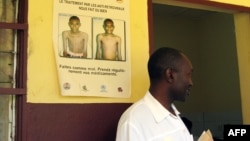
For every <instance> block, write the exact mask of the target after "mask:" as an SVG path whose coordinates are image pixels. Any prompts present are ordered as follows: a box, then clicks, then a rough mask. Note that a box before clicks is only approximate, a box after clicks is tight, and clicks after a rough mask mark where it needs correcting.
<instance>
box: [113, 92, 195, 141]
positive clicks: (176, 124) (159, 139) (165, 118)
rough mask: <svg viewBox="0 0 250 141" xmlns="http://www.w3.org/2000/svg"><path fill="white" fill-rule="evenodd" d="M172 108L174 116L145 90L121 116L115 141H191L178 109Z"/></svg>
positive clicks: (191, 138)
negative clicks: (142, 95) (143, 94)
mask: <svg viewBox="0 0 250 141" xmlns="http://www.w3.org/2000/svg"><path fill="white" fill-rule="evenodd" d="M172 108H173V109H174V112H175V114H176V116H175V115H173V114H171V113H170V112H169V111H168V110H167V109H165V108H164V107H163V106H162V105H161V104H160V103H159V102H158V101H157V100H156V99H155V98H154V97H153V96H152V95H151V94H150V92H147V93H146V95H145V96H144V98H142V99H141V100H139V101H138V102H136V103H134V104H133V105H132V106H131V107H130V108H128V109H127V110H126V111H125V112H124V113H123V115H122V116H121V118H120V121H119V124H118V129H117V134H116V141H193V137H192V135H191V134H190V133H189V131H188V129H187V128H186V126H185V124H184V123H183V121H182V120H181V118H180V116H179V114H180V113H179V111H178V110H177V109H176V108H175V106H174V105H173V104H172Z"/></svg>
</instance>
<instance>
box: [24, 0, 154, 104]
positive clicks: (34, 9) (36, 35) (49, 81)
mask: <svg viewBox="0 0 250 141" xmlns="http://www.w3.org/2000/svg"><path fill="white" fill-rule="evenodd" d="M138 5H140V10H138ZM52 9H53V1H51V0H43V1H29V18H28V20H29V39H28V102H30V103H110V102H133V101H136V100H137V99H139V98H140V97H141V96H142V95H144V93H145V92H146V90H147V88H148V83H149V82H148V77H147V69H146V63H147V59H148V56H149V39H148V24H147V23H148V22H147V20H148V19H147V18H148V15H147V1H146V0H137V1H130V9H131V11H130V13H131V25H130V27H131V47H130V48H131V60H132V61H131V62H132V66H131V68H132V77H131V79H132V94H131V98H128V99H112V98H98V97H65V96H64V97H63V96H61V95H60V91H59V83H58V76H57V71H56V63H55V56H54V52H53V45H52V20H53V18H52V15H53V13H52Z"/></svg>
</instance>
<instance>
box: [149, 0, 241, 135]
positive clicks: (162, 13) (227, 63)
mask: <svg viewBox="0 0 250 141" xmlns="http://www.w3.org/2000/svg"><path fill="white" fill-rule="evenodd" d="M152 8H153V31H154V32H153V33H154V47H155V48H158V47H164V46H168V47H173V48H177V49H180V50H182V51H183V52H184V53H185V54H187V56H188V57H189V58H190V60H191V61H192V63H193V67H194V73H193V82H194V86H193V88H192V91H191V95H190V96H189V97H188V98H187V100H186V102H185V103H179V102H176V103H175V104H176V106H177V108H178V109H179V110H180V112H181V113H182V116H185V117H187V118H188V119H190V120H191V121H192V122H193V128H192V132H193V134H194V136H199V135H200V134H201V133H202V131H203V130H207V129H210V130H211V132H212V134H213V136H214V137H215V138H218V139H221V138H223V126H224V125H225V124H242V113H241V97H240V84H239V71H238V60H237V50H236V36H235V25H234V16H233V14H232V13H229V12H221V11H216V10H204V9H199V8H195V9H194V8H189V7H186V6H184V7H183V6H176V5H167V4H157V3H153V6H152Z"/></svg>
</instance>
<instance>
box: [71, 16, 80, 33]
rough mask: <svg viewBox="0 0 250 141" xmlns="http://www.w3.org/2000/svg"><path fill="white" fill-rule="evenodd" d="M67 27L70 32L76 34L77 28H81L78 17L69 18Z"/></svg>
mask: <svg viewBox="0 0 250 141" xmlns="http://www.w3.org/2000/svg"><path fill="white" fill-rule="evenodd" d="M68 25H69V27H70V29H71V32H78V31H79V28H80V26H81V22H80V19H79V17H77V16H71V17H70V18H69V23H68Z"/></svg>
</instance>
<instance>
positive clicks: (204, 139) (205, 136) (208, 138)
mask: <svg viewBox="0 0 250 141" xmlns="http://www.w3.org/2000/svg"><path fill="white" fill-rule="evenodd" d="M198 141H214V140H213V136H212V133H211V132H210V130H209V129H208V130H207V131H203V132H202V134H201V136H200V137H199V139H198Z"/></svg>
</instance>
